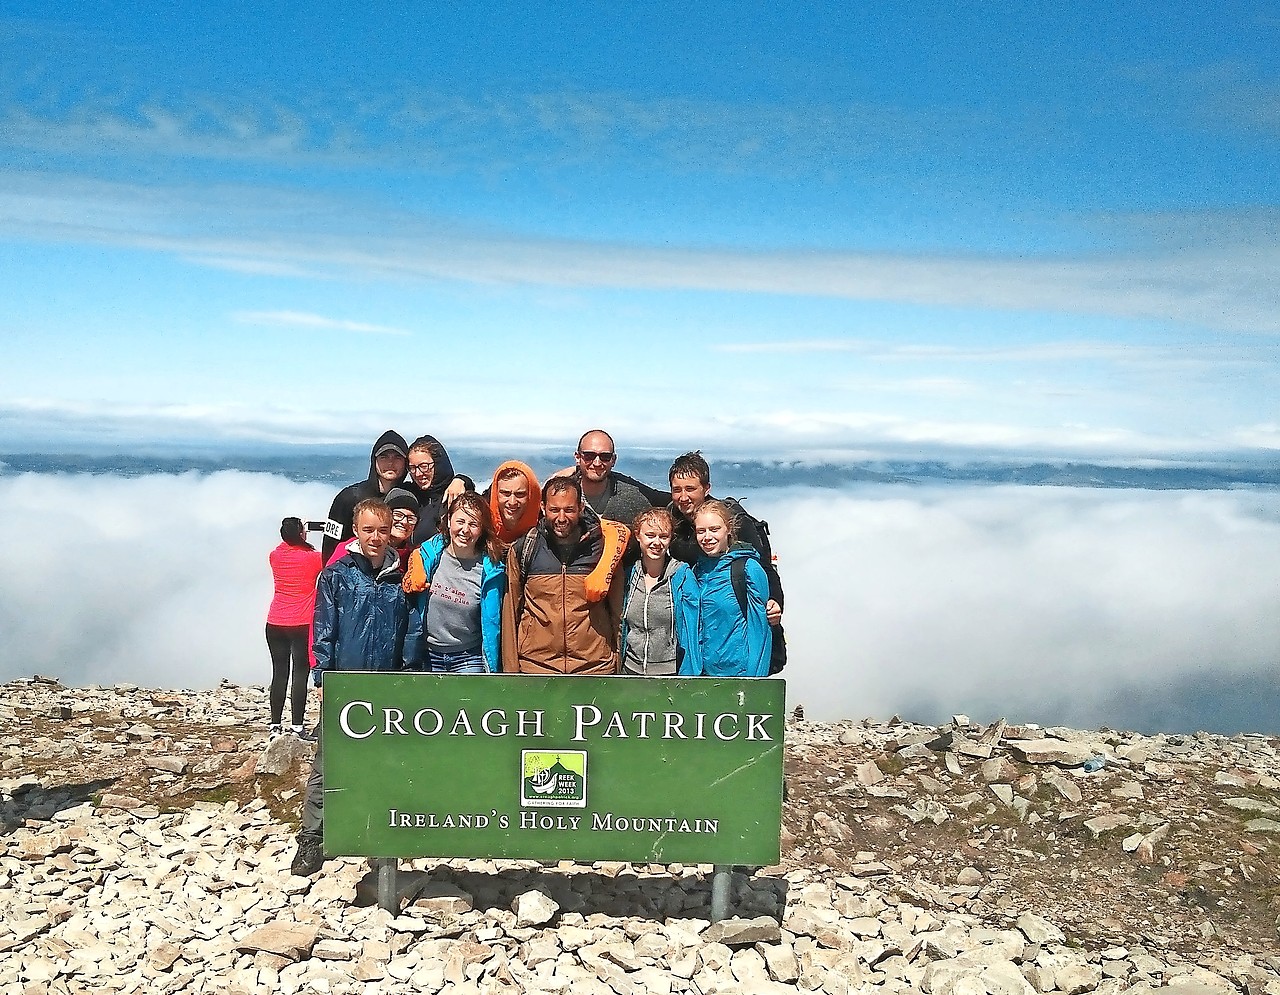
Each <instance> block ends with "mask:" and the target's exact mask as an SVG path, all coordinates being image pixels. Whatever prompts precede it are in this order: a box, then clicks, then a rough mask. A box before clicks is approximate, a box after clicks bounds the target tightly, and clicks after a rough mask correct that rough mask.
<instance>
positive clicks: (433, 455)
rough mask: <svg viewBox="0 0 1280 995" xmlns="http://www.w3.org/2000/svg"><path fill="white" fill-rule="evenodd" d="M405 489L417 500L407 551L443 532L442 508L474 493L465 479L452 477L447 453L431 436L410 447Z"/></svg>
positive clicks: (423, 437)
mask: <svg viewBox="0 0 1280 995" xmlns="http://www.w3.org/2000/svg"><path fill="white" fill-rule="evenodd" d="M404 487H405V488H406V489H407V490H410V491H412V492H413V495H414V496H415V497H416V498H417V499H418V524H417V527H416V528H415V529H414V533H413V538H412V539H411V540H410V542H409V548H410V549H416V548H417V547H418V546H421V545H422V544H423V543H424V542H426V541H427V540H428V539H430V538H431V537H432V536H434V535H435V534H436V533H437V532H440V531H442V529H441V528H440V516H441V515H442V514H443V513H444V508H445V506H446V505H447V504H448V503H449V502H450V501H452V500H453V499H454V498H456V497H457V496H458V495H459V494H461V493H462V492H463V491H464V490H468V491H471V490H475V485H474V484H473V483H472V482H471V479H470V478H468V477H455V475H454V472H453V462H452V461H451V460H450V459H449V454H448V452H446V451H445V448H444V446H442V445H441V444H440V442H439V441H438V440H437V439H436V437H435V436H434V435H420V436H418V438H416V439H414V440H413V442H411V443H410V444H409V475H408V477H407V478H406V480H405V482H404Z"/></svg>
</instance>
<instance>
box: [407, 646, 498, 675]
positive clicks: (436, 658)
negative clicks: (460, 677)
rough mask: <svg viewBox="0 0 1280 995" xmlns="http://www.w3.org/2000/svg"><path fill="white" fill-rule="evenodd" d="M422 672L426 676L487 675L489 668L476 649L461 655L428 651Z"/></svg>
mask: <svg viewBox="0 0 1280 995" xmlns="http://www.w3.org/2000/svg"><path fill="white" fill-rule="evenodd" d="M423 671H424V672H425V673H428V674H487V673H488V672H489V668H488V667H487V666H485V662H484V657H483V656H481V655H480V651H479V650H478V649H476V650H466V651H463V652H461V653H437V652H436V651H435V650H433V649H428V650H427V665H426V666H425V667H424V668H423Z"/></svg>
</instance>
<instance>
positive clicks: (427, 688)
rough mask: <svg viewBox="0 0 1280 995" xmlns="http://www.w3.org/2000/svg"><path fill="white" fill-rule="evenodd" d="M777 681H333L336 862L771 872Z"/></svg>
mask: <svg viewBox="0 0 1280 995" xmlns="http://www.w3.org/2000/svg"><path fill="white" fill-rule="evenodd" d="M785 691H786V684H785V682H784V681H782V680H776V679H761V678H750V679H725V680H716V679H714V678H679V677H671V678H625V677H524V676H514V675H503V676H447V675H438V674H380V673H342V672H337V671H334V672H330V673H327V674H326V675H325V679H324V703H323V722H322V723H321V727H322V736H323V738H324V767H325V771H324V786H325V791H324V842H325V850H326V851H327V852H328V853H330V854H348V855H359V856H368V857H509V858H520V859H530V860H557V859H562V858H572V859H575V860H583V861H589V860H629V861H654V862H658V863H673V862H676V861H679V862H682V863H703V864H712V863H714V864H776V863H777V862H778V858H779V852H778V833H779V827H780V825H781V821H782V737H783V726H784V715H783V709H784V699H785Z"/></svg>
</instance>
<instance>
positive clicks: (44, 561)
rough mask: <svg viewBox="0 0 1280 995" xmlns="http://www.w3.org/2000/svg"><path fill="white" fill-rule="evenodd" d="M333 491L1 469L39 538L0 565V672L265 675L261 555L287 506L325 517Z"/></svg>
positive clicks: (237, 480)
mask: <svg viewBox="0 0 1280 995" xmlns="http://www.w3.org/2000/svg"><path fill="white" fill-rule="evenodd" d="M332 492H333V488H331V487H326V486H324V485H321V484H305V485H299V484H293V483H290V482H288V481H286V480H284V479H283V478H278V477H271V476H266V475H260V474H259V475H253V474H244V473H235V472H227V473H217V474H213V475H211V476H197V475H195V474H186V475H183V476H153V477H142V478H136V479H123V478H118V477H89V476H72V475H59V476H43V475H36V474H22V475H19V476H16V477H13V476H6V477H0V514H3V515H5V516H12V517H8V518H7V520H8V521H12V522H23V523H26V524H25V525H24V526H23V531H24V532H25V533H26V534H27V535H28V536H29V537H30V538H31V541H27V542H23V543H18V544H15V546H14V548H11V549H10V550H9V553H8V555H7V556H6V557H5V560H4V563H3V564H2V565H0V630H3V632H4V633H5V638H4V640H3V642H2V643H0V679H3V680H7V679H10V678H13V677H15V676H19V675H24V674H25V675H30V674H32V673H41V674H51V675H54V676H59V677H61V678H62V679H64V680H66V681H68V682H74V683H90V682H93V683H113V682H117V681H126V680H127V681H135V682H138V683H142V684H148V685H153V686H157V687H208V686H211V685H213V684H216V683H217V682H218V681H219V680H221V679H222V678H223V677H229V678H231V679H233V680H236V681H241V682H245V683H262V682H264V681H267V680H269V678H270V664H269V662H268V659H267V657H266V647H265V642H264V641H263V633H262V628H263V624H264V623H265V621H266V610H267V605H268V603H269V601H270V599H271V574H270V571H269V569H268V567H267V561H266V556H267V553H269V552H270V550H271V549H272V548H273V547H274V546H275V545H276V543H278V542H279V533H278V528H279V525H280V519H281V518H284V517H285V516H287V515H298V516H301V517H304V518H318V517H321V516H322V515H323V513H324V511H325V510H327V509H328V502H329V501H330V500H331V499H332V497H333V493H332ZM35 523H41V524H40V525H38V526H37V525H36V524H35ZM264 721H265V717H264Z"/></svg>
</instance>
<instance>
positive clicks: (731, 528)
mask: <svg viewBox="0 0 1280 995" xmlns="http://www.w3.org/2000/svg"><path fill="white" fill-rule="evenodd" d="M702 515H716V516H717V517H718V518H719V519H720V521H722V522H724V527H725V529H726V530H728V532H729V545H730V546H732V545H733V544H734V543H735V542H737V540H738V516H737V515H735V514H734V513H733V512H732V511H730V510H729V506H728V505H727V504H725V503H724V502H723V501H716V500H711V501H703V502H702V504H700V505H699V506H698V510H697V511H695V512H694V513H693V520H694V523H695V524H696V523H697V521H698V518H699V517H700V516H702Z"/></svg>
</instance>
